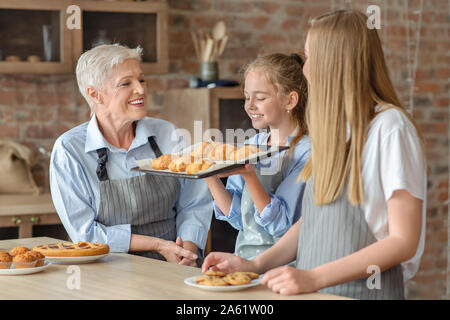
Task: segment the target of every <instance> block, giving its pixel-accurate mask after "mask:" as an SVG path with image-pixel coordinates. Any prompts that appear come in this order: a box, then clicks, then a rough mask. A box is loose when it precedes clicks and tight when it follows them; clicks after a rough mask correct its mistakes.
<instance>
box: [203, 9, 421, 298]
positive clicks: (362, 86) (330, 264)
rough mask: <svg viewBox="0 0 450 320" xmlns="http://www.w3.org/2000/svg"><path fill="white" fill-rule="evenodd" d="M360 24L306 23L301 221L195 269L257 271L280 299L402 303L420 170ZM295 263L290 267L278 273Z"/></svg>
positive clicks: (416, 146) (413, 249) (346, 17)
mask: <svg viewBox="0 0 450 320" xmlns="http://www.w3.org/2000/svg"><path fill="white" fill-rule="evenodd" d="M366 21H367V17H366V16H365V15H364V14H363V13H360V12H357V11H353V10H350V11H338V12H333V13H330V14H325V15H323V16H320V17H318V18H316V19H314V20H313V21H312V23H311V28H310V30H309V33H308V37H307V41H306V45H305V51H306V55H307V58H306V59H307V60H306V62H305V66H304V69H303V70H304V74H305V76H306V78H307V79H308V82H309V85H310V86H309V89H310V90H309V98H308V108H307V121H308V129H309V134H310V137H311V141H312V152H311V158H310V160H309V162H308V163H307V165H306V166H305V168H304V170H303V171H302V173H301V175H300V178H301V179H302V180H303V181H307V186H306V189H305V195H304V198H303V204H302V218H301V219H300V220H299V221H298V222H297V223H296V224H295V225H294V226H293V227H292V228H291V229H290V230H289V231H288V232H287V233H286V234H285V235H284V236H283V238H282V239H280V241H278V242H277V243H276V244H275V245H274V246H273V247H272V248H271V249H269V250H267V251H266V252H264V253H263V254H261V255H260V256H258V257H257V258H256V259H254V260H253V261H247V260H244V259H241V258H238V257H235V256H231V255H227V254H222V253H213V254H211V255H209V256H208V257H207V258H206V260H205V262H204V264H203V266H202V267H203V270H206V269H207V268H208V267H209V266H210V265H215V267H214V268H215V269H221V270H226V271H228V272H230V271H232V270H243V271H245V270H252V271H256V272H258V273H264V272H266V274H265V276H264V277H263V280H262V283H264V284H266V285H268V287H270V288H271V289H272V290H273V291H275V292H278V293H281V294H297V293H303V292H312V291H317V290H319V289H323V290H321V291H322V292H327V293H332V294H337V295H343V296H348V297H353V298H359V299H403V298H404V291H403V282H404V281H406V280H408V279H410V278H411V277H413V276H414V274H415V273H416V272H417V269H418V267H419V264H420V258H421V256H422V253H423V249H424V233H425V208H426V203H425V201H426V171H425V167H426V165H425V159H424V155H423V149H422V143H421V138H420V136H419V133H418V131H417V128H416V127H415V125H414V121H413V120H412V119H411V117H410V116H409V115H408V113H407V112H406V111H405V109H404V108H403V107H402V106H401V104H400V101H399V99H398V98H397V95H396V94H395V91H394V88H393V86H392V83H391V81H390V79H389V75H388V70H387V67H386V64H385V60H384V56H383V51H382V47H381V42H380V39H379V38H378V34H377V32H376V30H375V29H373V30H371V29H368V28H367V26H366ZM295 257H297V260H296V263H297V266H296V268H292V267H286V266H284V267H279V266H282V265H284V264H286V262H288V261H291V260H292V259H294V258H295ZM275 267H278V268H275ZM270 269H273V270H270ZM268 270H270V271H268ZM369 276H370V278H368V277H369ZM324 288H325V289H324Z"/></svg>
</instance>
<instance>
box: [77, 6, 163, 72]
mask: <svg viewBox="0 0 450 320" xmlns="http://www.w3.org/2000/svg"><path fill="white" fill-rule="evenodd" d="M69 2H71V3H73V4H74V5H77V6H79V8H80V9H81V12H82V28H81V29H78V30H77V29H74V30H73V33H72V34H73V56H74V64H75V65H76V61H77V60H78V57H79V56H80V55H81V54H82V53H83V52H84V51H86V50H88V49H90V48H91V47H92V46H93V44H95V43H96V42H97V41H98V40H100V42H101V41H106V42H110V43H120V44H123V45H126V46H127V47H130V48H135V47H137V46H138V45H140V46H141V47H142V48H143V49H144V52H143V63H142V64H141V67H142V70H143V71H144V73H146V74H161V73H167V71H168V68H169V67H168V66H169V62H168V51H167V50H168V49H167V41H168V39H167V34H168V31H167V3H166V2H162V1H144V2H129V1H113V2H111V1H69Z"/></svg>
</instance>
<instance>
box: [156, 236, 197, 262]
mask: <svg viewBox="0 0 450 320" xmlns="http://www.w3.org/2000/svg"><path fill="white" fill-rule="evenodd" d="M178 238H179V237H178ZM177 241H178V243H180V241H181V238H179V240H178V239H177ZM181 243H182V242H181ZM156 251H157V252H158V253H159V254H161V255H162V256H163V257H164V258H166V260H167V261H168V262H172V263H179V262H180V261H181V260H182V259H189V260H193V261H195V260H196V259H197V258H198V257H197V255H196V254H195V253H193V252H191V251H189V250H186V249H183V247H181V246H179V245H178V244H177V243H176V242H173V241H168V240H163V239H159V242H158V247H157V250H156Z"/></svg>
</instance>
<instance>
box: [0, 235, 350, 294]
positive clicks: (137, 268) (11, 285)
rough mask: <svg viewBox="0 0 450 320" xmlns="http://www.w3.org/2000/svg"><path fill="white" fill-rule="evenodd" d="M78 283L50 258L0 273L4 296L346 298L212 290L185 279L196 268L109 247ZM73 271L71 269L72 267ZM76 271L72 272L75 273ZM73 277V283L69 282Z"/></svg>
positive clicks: (7, 244) (1, 244) (35, 241)
mask: <svg viewBox="0 0 450 320" xmlns="http://www.w3.org/2000/svg"><path fill="white" fill-rule="evenodd" d="M55 241H59V240H56V239H52V238H46V237H40V238H28V239H15V240H3V241H0V250H10V249H12V248H14V247H16V246H19V245H20V246H25V247H28V248H30V249H31V248H32V247H33V246H35V245H39V244H44V243H54V242H55ZM72 268H75V269H77V268H79V269H78V270H79V275H80V278H79V279H80V282H79V284H80V289H76V287H75V288H74V285H73V284H74V283H75V282H73V281H71V279H72V280H73V279H74V278H73V277H74V275H75V273H74V270H73V269H71V268H70V266H69V265H62V264H51V265H50V266H49V267H48V268H47V269H45V270H44V271H42V272H39V273H35V274H29V275H20V276H19V275H16V276H4V275H0V288H8V290H0V300H7V299H54V300H59V299H64V300H67V299H92V300H93V299H105V300H108V299H123V300H127V299H136V300H142V299H155V300H182V299H183V300H230V299H233V300H267V299H270V300H305V299H318V300H328V299H345V298H343V297H339V296H333V295H329V294H324V293H312V294H302V295H295V296H281V295H279V294H276V293H273V292H272V291H271V290H270V289H268V288H267V287H266V286H256V287H252V288H249V289H246V290H242V291H235V292H211V291H204V290H201V289H198V288H194V287H190V286H188V285H186V284H184V282H183V280H184V279H185V278H187V277H190V276H194V275H200V274H201V271H200V269H198V268H193V267H188V266H181V265H177V264H173V263H168V262H164V261H159V260H154V259H149V258H144V257H140V256H135V255H131V254H126V253H111V254H109V255H108V256H106V257H104V258H102V259H100V260H97V262H93V263H89V264H79V265H76V266H75V267H73V266H72ZM68 272H69V273H68ZM71 277H72V278H71ZM68 283H69V284H68Z"/></svg>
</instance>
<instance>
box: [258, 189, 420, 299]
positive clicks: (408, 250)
mask: <svg viewBox="0 0 450 320" xmlns="http://www.w3.org/2000/svg"><path fill="white" fill-rule="evenodd" d="M387 209H388V223H389V236H388V237H386V238H384V239H382V240H380V241H376V242H375V243H373V244H371V245H369V246H367V247H365V248H363V249H361V250H359V251H357V252H355V253H352V254H350V255H348V256H345V257H343V258H341V259H338V260H335V261H332V262H329V263H327V264H324V265H321V266H318V267H316V268H314V269H312V270H299V269H295V268H289V267H281V268H275V269H273V270H270V271H268V272H267V273H266V275H265V277H264V278H263V280H262V283H263V284H267V286H268V287H269V288H271V289H272V290H273V291H275V292H278V293H281V294H297V293H306V292H313V291H317V290H320V289H322V288H327V287H330V286H334V285H337V284H341V283H345V282H349V281H353V280H357V279H361V278H366V277H368V276H369V275H370V274H371V273H368V267H369V266H377V267H378V268H379V269H380V271H381V272H382V271H385V270H387V269H389V268H391V267H393V266H396V265H398V264H399V263H401V262H403V261H406V260H409V259H411V258H412V257H413V256H414V254H415V252H416V250H417V246H418V243H419V239H420V234H421V225H422V200H420V199H417V198H415V197H413V196H412V195H411V194H410V193H409V192H408V191H406V190H397V191H395V192H394V193H393V195H392V197H391V198H390V199H389V200H388V201H387ZM280 241H281V240H280ZM300 250H301V248H300Z"/></svg>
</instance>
